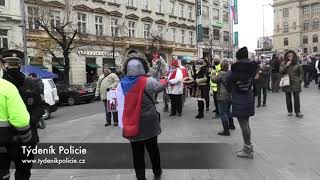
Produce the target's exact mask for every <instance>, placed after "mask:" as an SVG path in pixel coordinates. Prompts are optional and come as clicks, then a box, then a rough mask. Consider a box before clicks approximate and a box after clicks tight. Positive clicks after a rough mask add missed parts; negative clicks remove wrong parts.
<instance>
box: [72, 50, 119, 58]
mask: <svg viewBox="0 0 320 180" xmlns="http://www.w3.org/2000/svg"><path fill="white" fill-rule="evenodd" d="M78 55H85V56H107V57H111V58H112V57H113V53H112V52H101V51H78ZM114 57H119V52H114Z"/></svg>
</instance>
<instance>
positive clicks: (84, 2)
mask: <svg viewBox="0 0 320 180" xmlns="http://www.w3.org/2000/svg"><path fill="white" fill-rule="evenodd" d="M194 1H195V0H55V1H50V0H25V3H26V5H25V6H26V14H27V21H28V22H27V39H28V56H29V57H30V61H31V64H32V63H35V62H34V61H35V59H37V62H36V64H37V63H40V64H43V65H44V66H46V67H47V68H48V69H49V70H52V71H53V72H55V73H58V74H59V75H60V77H61V80H63V73H62V72H63V70H64V69H63V67H61V65H59V64H58V63H56V61H60V62H61V61H62V62H63V56H62V54H61V51H56V52H55V55H56V56H57V57H56V58H53V57H52V56H51V55H50V53H48V54H47V55H44V56H43V55H39V53H38V52H37V49H36V48H34V46H36V44H37V41H38V40H39V39H43V38H48V36H47V34H46V33H45V31H43V29H42V28H41V27H39V25H38V24H37V19H38V18H39V17H40V16H41V14H42V13H43V9H46V10H45V12H46V13H49V17H48V18H49V21H48V22H49V24H52V25H53V26H54V25H57V24H61V22H63V21H64V20H65V19H66V18H71V19H72V21H71V22H72V23H73V27H74V29H77V30H78V32H79V33H81V34H82V35H83V36H85V37H86V38H87V39H89V40H88V41H87V42H86V41H84V42H83V43H82V44H81V46H79V47H77V48H76V49H75V50H74V51H73V52H72V53H71V54H70V56H69V57H70V63H71V64H70V68H71V69H70V75H69V77H70V83H71V84H84V83H86V82H91V81H93V80H94V79H95V78H96V76H98V75H100V74H101V73H102V68H101V67H102V66H103V65H104V64H108V65H109V66H117V67H118V68H121V66H122V63H123V61H124V60H125V57H126V55H127V53H128V51H130V50H131V49H138V50H140V51H142V52H144V53H146V54H148V53H152V51H153V50H154V49H157V50H159V51H160V52H162V54H164V55H165V57H164V58H165V59H166V60H169V61H170V60H171V58H172V57H182V58H185V57H187V59H195V58H196V56H197V46H196V31H195V20H196V19H195V17H196V16H195V2H194ZM47 9H48V10H47ZM41 10H42V11H41ZM39 56H40V57H39ZM39 59H40V60H39Z"/></svg>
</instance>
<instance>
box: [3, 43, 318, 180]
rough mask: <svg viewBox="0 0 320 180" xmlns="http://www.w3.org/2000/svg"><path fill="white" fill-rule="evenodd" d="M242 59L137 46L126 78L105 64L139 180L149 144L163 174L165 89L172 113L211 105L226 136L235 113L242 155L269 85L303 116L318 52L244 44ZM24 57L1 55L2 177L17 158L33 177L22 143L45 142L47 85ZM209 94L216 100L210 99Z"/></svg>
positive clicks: (248, 152) (249, 152)
mask: <svg viewBox="0 0 320 180" xmlns="http://www.w3.org/2000/svg"><path fill="white" fill-rule="evenodd" d="M236 59H237V60H236V61H234V62H230V61H229V60H227V59H221V58H220V57H219V56H214V57H213V58H212V61H211V60H210V59H209V58H201V59H199V60H197V61H193V62H191V61H186V62H185V64H183V65H182V64H181V62H179V61H178V60H176V59H172V60H171V61H170V64H168V63H167V62H166V60H164V58H163V57H162V56H161V55H160V53H155V54H154V56H153V59H152V60H151V61H148V60H147V58H146V57H145V55H144V54H143V53H140V52H138V51H136V50H132V51H130V52H129V53H128V56H127V59H126V60H125V62H124V64H123V68H124V69H123V71H122V73H123V76H122V77H120V78H119V77H118V75H117V74H115V73H112V71H111V70H110V68H109V67H108V66H104V68H103V74H102V75H101V76H99V78H98V82H97V88H96V92H95V95H96V98H97V99H98V98H99V99H101V100H102V101H103V104H104V109H105V112H106V124H105V126H110V125H111V120H112V119H113V125H114V126H119V127H121V128H122V130H123V137H124V138H126V139H128V140H129V141H130V144H131V148H132V154H133V164H134V168H135V172H136V177H137V179H138V180H145V179H146V178H145V161H144V147H146V149H147V151H148V152H149V155H150V159H151V162H152V169H153V173H154V175H155V178H156V179H157V178H160V177H161V174H162V169H161V163H160V162H161V161H160V151H159V147H158V135H159V134H160V133H161V127H160V123H161V117H160V113H159V112H158V111H157V108H156V104H158V103H159V102H158V100H157V98H158V94H159V93H163V103H164V109H163V111H164V112H169V113H170V114H169V117H172V116H177V117H178V118H181V117H182V116H183V107H184V103H185V101H186V98H188V97H191V98H193V99H194V100H195V101H196V102H197V105H198V111H197V112H196V115H195V118H196V119H203V118H204V117H205V116H204V111H209V108H210V104H212V105H213V106H214V110H213V112H214V114H215V116H214V118H220V119H221V124H222V131H220V132H218V133H217V134H218V135H221V136H230V130H235V125H234V118H237V120H238V122H239V125H240V129H241V132H242V136H243V141H244V145H243V148H242V149H241V150H240V151H238V152H237V154H236V155H237V156H238V157H243V158H249V159H252V158H253V145H252V141H251V129H250V123H249V122H250V120H249V119H250V117H252V116H254V115H255V106H256V107H257V108H260V107H266V106H267V97H268V95H267V94H268V92H269V91H271V92H272V93H279V92H280V90H282V91H283V92H285V97H286V104H287V111H288V116H293V113H295V115H296V117H298V118H303V114H302V113H301V109H300V106H301V105H300V93H301V91H302V87H301V86H302V83H304V87H305V88H308V87H309V85H310V83H311V81H312V80H313V79H314V80H315V83H316V84H319V82H318V76H319V75H320V63H319V56H302V57H300V56H298V55H297V54H296V53H295V52H294V51H292V50H289V51H287V52H286V53H285V54H284V56H283V57H282V56H280V55H278V54H274V55H273V56H272V59H267V58H260V59H257V58H252V59H250V58H249V57H248V49H247V48H246V47H243V48H241V49H240V50H239V51H238V52H237V53H236ZM19 61H21V59H20V58H18V57H16V56H10V55H8V56H7V57H6V56H4V57H3V58H1V64H0V65H1V68H0V84H1V85H0V99H1V102H0V107H1V108H0V129H1V131H0V133H1V135H0V160H1V167H0V179H1V178H2V179H9V175H10V172H9V167H10V162H11V161H14V162H15V164H16V173H15V176H16V179H29V178H30V175H31V173H30V169H31V167H32V164H22V163H21V159H33V158H34V157H33V156H29V157H25V155H24V154H22V152H21V145H23V144H27V145H30V146H36V144H37V143H38V142H39V137H38V132H37V129H38V127H39V124H40V127H41V126H44V125H43V119H42V118H41V117H42V114H43V112H42V111H43V110H42V107H41V104H42V103H43V93H41V92H43V84H41V81H40V80H38V78H37V76H36V74H30V76H29V77H28V78H26V77H25V76H24V75H23V74H22V73H21V72H20V64H21V63H20V62H19ZM319 87H320V86H319ZM110 90H113V91H116V92H117V98H118V99H117V101H118V102H117V104H118V109H117V111H112V112H111V111H109V110H108V107H107V106H108V100H107V95H108V93H109V92H110ZM210 95H212V96H213V103H210ZM292 96H293V100H294V102H292ZM2 100H3V101H2ZM256 101H257V102H256ZM2 102H7V103H2ZM169 103H170V106H169ZM41 124H42V125H41ZM12 126H14V127H13V128H12ZM13 142H14V143H13ZM3 162H5V163H3Z"/></svg>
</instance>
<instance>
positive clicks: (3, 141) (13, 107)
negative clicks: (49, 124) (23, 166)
mask: <svg viewBox="0 0 320 180" xmlns="http://www.w3.org/2000/svg"><path fill="white" fill-rule="evenodd" d="M29 120H30V116H29V113H28V111H27V108H26V106H25V104H24V102H23V100H22V98H21V96H20V94H19V91H18V89H17V88H16V87H15V86H14V85H13V84H12V83H10V82H8V81H6V80H4V79H1V78H0V180H9V178H10V172H9V167H10V163H11V161H12V160H16V157H17V152H18V144H17V143H18V142H29V141H30V139H31V138H32V134H31V131H30V125H29ZM16 169H17V171H16V174H17V173H19V169H18V167H16ZM16 179H17V178H16Z"/></svg>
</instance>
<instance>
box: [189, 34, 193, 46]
mask: <svg viewBox="0 0 320 180" xmlns="http://www.w3.org/2000/svg"><path fill="white" fill-rule="evenodd" d="M189 42H190V44H191V45H193V31H189Z"/></svg>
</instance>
